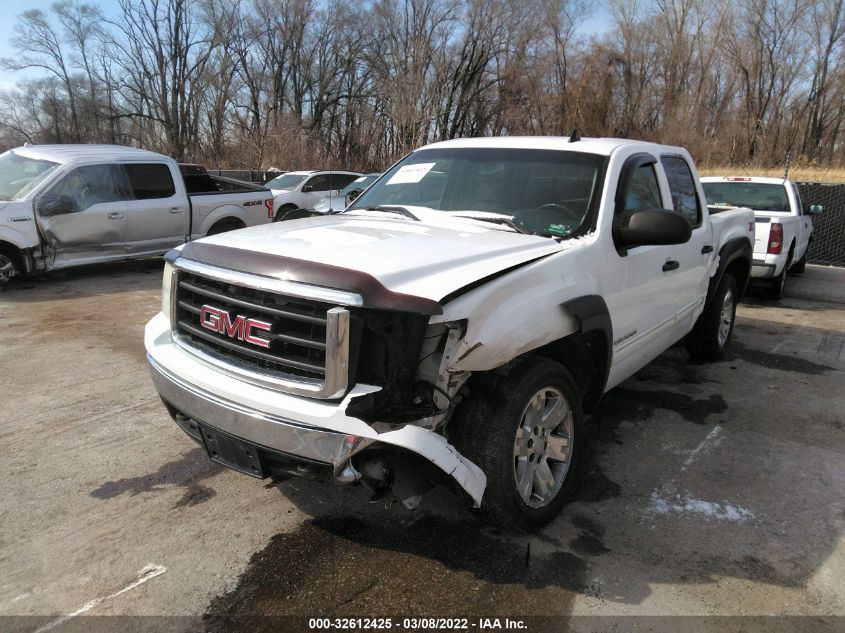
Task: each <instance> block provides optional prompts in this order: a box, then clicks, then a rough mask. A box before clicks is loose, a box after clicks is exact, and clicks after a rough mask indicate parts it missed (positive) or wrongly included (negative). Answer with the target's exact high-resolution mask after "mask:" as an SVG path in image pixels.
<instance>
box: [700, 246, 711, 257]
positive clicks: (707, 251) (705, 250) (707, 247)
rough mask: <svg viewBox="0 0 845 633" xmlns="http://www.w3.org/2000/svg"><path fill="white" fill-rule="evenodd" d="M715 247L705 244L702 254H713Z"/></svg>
mask: <svg viewBox="0 0 845 633" xmlns="http://www.w3.org/2000/svg"><path fill="white" fill-rule="evenodd" d="M712 252H713V247H712V246H711V245H710V244H705V245H704V246H702V247H701V254H702V255H704V254H705V253H712Z"/></svg>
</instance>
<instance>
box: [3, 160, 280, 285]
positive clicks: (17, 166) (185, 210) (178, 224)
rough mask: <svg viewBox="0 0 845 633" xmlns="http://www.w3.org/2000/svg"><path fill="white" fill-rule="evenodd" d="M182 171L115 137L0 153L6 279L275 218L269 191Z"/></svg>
mask: <svg viewBox="0 0 845 633" xmlns="http://www.w3.org/2000/svg"><path fill="white" fill-rule="evenodd" d="M185 167H186V169H185V173H184V174H182V173H181V172H180V169H179V165H177V163H176V161H175V160H173V159H172V158H169V157H168V156H163V155H161V154H155V153H153V152H147V151H144V150H140V149H133V148H131V147H122V146H119V145H32V146H25V147H19V148H17V149H13V150H10V151H8V152H5V153H3V154H0V285H2V284H3V283H4V282H6V281H8V280H9V279H10V278H11V277H12V276H14V275H26V274H31V273H35V272H42V271H48V270H54V269H58V268H67V267H69V266H78V265H82V264H94V263H101V262H109V261H116V260H123V259H131V258H137V257H149V256H151V255H161V254H163V253H166V252H167V251H169V250H170V249H171V248H173V247H174V246H177V245H178V244H184V243H185V242H186V241H188V240H191V239H197V238H200V237H205V236H206V235H213V234H216V233H222V232H224V231H228V230H231V229H237V228H242V227H245V226H255V225H256V224H266V223H269V222H270V221H272V219H273V196H272V194H271V193H270V190H269V189H266V188H264V187H259V186H255V185H250V184H248V183H242V182H239V181H236V180H229V179H227V178H216V177H213V176H209V175H208V174H207V173H205V170H203V169H201V168H198V167H196V166H185Z"/></svg>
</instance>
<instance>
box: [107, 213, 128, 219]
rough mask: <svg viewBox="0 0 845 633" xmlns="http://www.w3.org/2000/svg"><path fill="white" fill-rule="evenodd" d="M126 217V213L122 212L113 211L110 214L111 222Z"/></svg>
mask: <svg viewBox="0 0 845 633" xmlns="http://www.w3.org/2000/svg"><path fill="white" fill-rule="evenodd" d="M125 217H126V214H125V213H121V212H120V211H112V212H111V213H109V220H122V219H123V218H125Z"/></svg>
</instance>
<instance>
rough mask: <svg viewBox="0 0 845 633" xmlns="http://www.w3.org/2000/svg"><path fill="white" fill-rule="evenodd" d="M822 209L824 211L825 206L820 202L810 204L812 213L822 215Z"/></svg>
mask: <svg viewBox="0 0 845 633" xmlns="http://www.w3.org/2000/svg"><path fill="white" fill-rule="evenodd" d="M822 211H824V207H823V206H822V205H820V204H811V205H810V214H811V215H821V213H822Z"/></svg>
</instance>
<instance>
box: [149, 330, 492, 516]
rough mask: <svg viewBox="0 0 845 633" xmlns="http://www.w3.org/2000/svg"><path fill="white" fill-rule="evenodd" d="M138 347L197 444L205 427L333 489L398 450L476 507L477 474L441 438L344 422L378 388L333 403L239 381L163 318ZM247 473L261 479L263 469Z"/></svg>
mask: <svg viewBox="0 0 845 633" xmlns="http://www.w3.org/2000/svg"><path fill="white" fill-rule="evenodd" d="M144 342H145V346H146V349H147V358H148V360H149V363H150V369H151V373H152V378H153V382H154V383H155V386H156V389H157V390H158V392H159V394H160V395H161V397H162V399H163V400H164V401H165V403H166V404H167V405H168V409H169V411H170V413H171V415H172V416H173V418H174V421H176V423H177V424H179V426H180V427H181V428H182V429H183V430H184V431H185V432H186V433H188V434H189V435H191V436H192V437H194V439H196V440H197V441H199V442H200V443H202V438H201V435H200V433H201V428H200V427H202V428H210V429H211V430H212V432H214V433H222V434H223V435H222V436H221V437H223V438H225V437H232V438H235V439H238V440H241V441H243V442H246V443H248V444H250V445H252V446H255V447H256V448H257V449H258V450H259V451H265V452H266V454H267V456H268V459H275V458H279V459H290V460H291V461H292V462H293V463H296V464H299V465H300V466H302V467H303V468H318V469H319V468H322V469H324V470H325V471H327V472H328V473H330V475H331V477H332V479H333V480H334V481H336V482H339V483H350V482H352V481H356V480H357V479H358V478H359V477H360V473H358V472H357V471H356V469H355V468H354V466H353V463H352V460H353V458H354V457H356V455H359V454H363V453H364V452H365V451H374V450H379V449H382V448H384V449H388V450H395V449H400V450H402V451H409V452H411V453H413V454H415V455H419V456H420V457H422V458H424V459H425V460H427V461H428V462H430V463H431V464H433V465H435V466H436V467H437V468H438V469H439V470H440V471H442V472H443V473H445V474H446V475H448V476H450V477H451V478H452V479H454V481H455V482H456V483H457V484H458V485H459V486H460V487H461V488H462V489H463V490H464V491H465V492H466V493H467V494H468V495H469V496H470V497H471V498H472V500H473V502H474V504H475V505H476V506H479V505H480V504H481V498H482V495H483V494H484V488H485V486H486V477H485V475H484V473H483V472H482V471H481V469H480V468H478V467H477V466H476V465H475V464H473V463H472V462H470V461H469V460H468V459H466V458H465V457H463V456H462V455H461V454H460V453H458V451H457V450H456V449H455V448H454V447H453V446H452V445H450V444H449V443H448V442H447V441H446V439H445V438H444V437H443V436H442V435H439V434H438V433H436V432H434V431H431V430H428V429H425V428H422V427H420V426H414V425H413V424H406V425H404V426H402V427H401V428H398V429H395V430H389V431H385V432H382V433H379V432H377V431H376V430H375V429H374V428H373V427H372V426H371V425H369V424H367V423H366V422H364V421H363V420H360V419H358V418H353V417H349V416H347V415H346V413H345V412H346V409H347V406H348V405H349V401H350V400H351V399H352V398H355V397H358V396H362V395H365V394H368V393H372V392H374V391H377V390H378V389H379V388H378V387H374V386H370V385H356V386H354V387H353V388H352V389H351V390H350V391H349V392H348V393H347V394H346V396H345V397H344V398H343V399H341V400H339V401H334V402H333V401H326V400H315V399H309V398H304V397H299V396H294V395H290V394H285V393H280V392H278V391H273V390H270V389H266V388H262V387H260V386H258V385H255V384H252V383H248V382H244V381H241V380H238V379H237V378H234V377H232V376H230V375H227V374H224V373H222V372H220V371H217V370H215V369H214V368H212V367H209V366H208V365H206V364H204V363H202V362H200V361H199V360H197V358H196V357H194V356H193V355H192V354H188V353H187V352H185V351H184V350H183V349H181V348H180V347H179V346H178V345H176V344H175V343H174V342H173V340H172V338H171V329H170V322H169V321H168V319H167V318H166V317H165V316H164V315H163V314H158V315H157V316H156V317H154V318H153V319H152V320H151V321H150V322H149V323H148V324H147V327H146V330H145V337H144ZM223 463H226V462H225V461H224V462H223ZM227 465H228V464H227ZM237 469H238V470H241V471H242V472H248V473H249V470H248V469H243V468H237ZM249 474H255V475H258V476H264V475H266V473H265V472H264V469H263V468H258V469H257V470H256V472H253V473H249Z"/></svg>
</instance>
